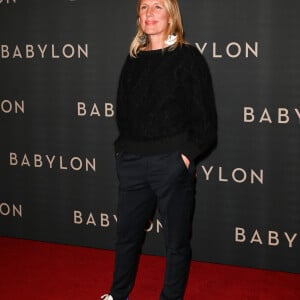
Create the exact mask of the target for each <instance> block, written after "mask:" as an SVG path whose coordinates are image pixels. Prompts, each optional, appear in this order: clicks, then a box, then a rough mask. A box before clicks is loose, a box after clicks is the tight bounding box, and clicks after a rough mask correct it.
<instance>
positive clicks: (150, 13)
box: [146, 7, 152, 17]
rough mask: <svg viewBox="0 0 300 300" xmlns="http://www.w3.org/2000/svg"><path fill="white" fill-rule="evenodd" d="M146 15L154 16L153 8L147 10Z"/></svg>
mask: <svg viewBox="0 0 300 300" xmlns="http://www.w3.org/2000/svg"><path fill="white" fill-rule="evenodd" d="M146 15H147V17H150V16H152V8H151V7H148V8H147V11H146Z"/></svg>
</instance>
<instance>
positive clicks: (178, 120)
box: [115, 45, 217, 159]
mask: <svg viewBox="0 0 300 300" xmlns="http://www.w3.org/2000/svg"><path fill="white" fill-rule="evenodd" d="M116 119H117V125H118V129H119V137H118V138H117V140H116V141H115V151H116V152H129V153H134V154H143V155H153V154H163V153H170V152H173V151H180V152H181V153H183V154H185V155H186V156H187V157H188V158H189V159H195V158H196V157H197V156H198V155H201V154H204V153H205V152H206V151H207V150H209V149H210V148H211V147H212V146H213V145H214V144H215V142H216V138H217V114H216V108H215V101H214V94H213V89H212V82H211V76H210V72H209V69H208V67H207V64H206V62H205V60H204V58H203V56H202V55H201V54H200V52H199V51H198V50H197V49H196V48H195V47H194V46H191V45H182V46H178V47H177V48H176V49H175V50H173V51H170V50H169V49H164V50H152V51H141V52H139V54H138V56H137V58H131V57H130V56H128V57H127V59H126V61H125V64H124V66H123V69H122V72H121V75H120V80H119V88H118V95H117V110H116Z"/></svg>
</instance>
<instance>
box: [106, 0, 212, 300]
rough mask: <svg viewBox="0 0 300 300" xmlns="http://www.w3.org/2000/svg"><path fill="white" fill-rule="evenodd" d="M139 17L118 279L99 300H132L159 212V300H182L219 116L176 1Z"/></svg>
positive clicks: (148, 6) (130, 60)
mask: <svg viewBox="0 0 300 300" xmlns="http://www.w3.org/2000/svg"><path fill="white" fill-rule="evenodd" d="M137 13H138V19H137V35H136V37H135V38H134V40H133V42H132V44H131V47H130V54H129V55H128V57H127V59H126V61H125V64H124V66H123V68H122V72H121V75H120V80H119V88H118V97H117V116H116V119H117V125H118V129H119V137H118V139H117V140H116V141H115V152H116V167H117V174H118V178H119V200H118V212H117V213H118V225H117V243H116V254H115V270H114V278H113V283H112V287H111V290H110V292H109V294H105V295H103V296H102V297H101V299H105V300H126V299H128V297H129V293H130V291H131V290H132V288H133V285H134V281H135V276H136V272H137V268H138V261H139V255H140V252H141V248H142V244H143V240H144V236H145V230H144V228H145V226H146V224H147V222H148V220H149V218H151V217H152V216H153V212H154V210H155V209H156V208H157V209H158V213H159V219H160V221H161V223H162V224H163V234H164V242H165V248H166V271H165V279H164V283H163V288H162V291H161V294H160V300H181V299H183V297H184V291H185V287H186V282H187V278H188V273H189V266H190V260H191V246H190V238H191V229H192V218H193V210H194V189H195V159H196V158H197V157H199V156H202V155H204V154H205V153H206V152H207V151H208V150H209V149H210V148H211V147H212V146H213V145H214V144H215V143H216V137H217V116H216V109H215V104H214V96H213V90H212V84H211V77H210V74H209V70H208V67H207V65H206V63H205V61H204V59H203V57H202V56H201V54H200V53H199V51H198V50H197V49H196V48H195V47H193V46H191V45H188V44H187V43H186V42H185V41H184V38H183V28H182V22H181V16H180V10H179V6H178V3H177V0H140V1H139V2H138V4H137Z"/></svg>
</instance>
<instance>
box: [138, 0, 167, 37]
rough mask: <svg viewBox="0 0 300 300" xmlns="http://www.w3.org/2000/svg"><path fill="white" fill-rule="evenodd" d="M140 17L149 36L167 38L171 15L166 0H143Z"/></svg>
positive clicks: (141, 23) (143, 28)
mask: <svg viewBox="0 0 300 300" xmlns="http://www.w3.org/2000/svg"><path fill="white" fill-rule="evenodd" d="M139 17H140V25H141V28H142V30H143V31H144V32H145V33H146V34H147V35H148V36H150V37H151V36H154V35H155V36H156V37H161V38H162V40H164V39H165V38H166V35H167V32H168V27H169V21H170V16H169V13H168V12H167V9H166V6H165V0H142V1H141V5H140V9H139Z"/></svg>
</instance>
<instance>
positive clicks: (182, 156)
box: [181, 153, 190, 169]
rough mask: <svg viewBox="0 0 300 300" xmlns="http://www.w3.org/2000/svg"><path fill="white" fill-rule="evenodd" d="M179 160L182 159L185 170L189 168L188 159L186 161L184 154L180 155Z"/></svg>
mask: <svg viewBox="0 0 300 300" xmlns="http://www.w3.org/2000/svg"><path fill="white" fill-rule="evenodd" d="M181 158H182V160H183V162H184V164H185V166H186V168H187V169H188V168H189V166H190V161H189V159H188V158H187V157H186V156H185V155H184V154H182V153H181Z"/></svg>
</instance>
